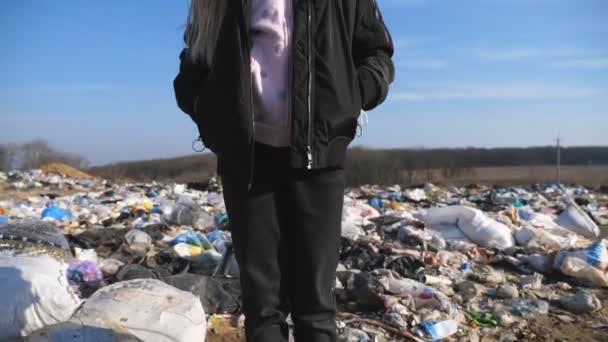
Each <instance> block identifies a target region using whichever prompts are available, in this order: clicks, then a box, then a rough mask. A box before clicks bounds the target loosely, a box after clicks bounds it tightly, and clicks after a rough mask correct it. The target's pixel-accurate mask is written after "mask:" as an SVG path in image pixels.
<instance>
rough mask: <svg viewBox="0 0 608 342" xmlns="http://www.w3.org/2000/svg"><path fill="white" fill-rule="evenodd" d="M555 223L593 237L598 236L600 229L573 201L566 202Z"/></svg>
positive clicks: (587, 236)
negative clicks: (564, 208) (566, 204)
mask: <svg viewBox="0 0 608 342" xmlns="http://www.w3.org/2000/svg"><path fill="white" fill-rule="evenodd" d="M555 223H557V224H559V225H560V226H562V227H564V228H566V229H569V230H571V231H573V232H575V233H577V234H580V235H582V236H584V237H586V238H590V239H595V238H598V237H599V236H600V229H599V228H598V226H597V225H596V224H595V222H593V220H592V219H591V217H589V215H587V213H586V212H584V211H583V209H581V207H579V206H578V205H577V204H576V203H574V202H570V203H568V206H567V207H566V210H564V212H563V213H562V214H561V215H559V217H558V218H557V220H555Z"/></svg>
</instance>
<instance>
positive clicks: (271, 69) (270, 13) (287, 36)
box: [249, 0, 295, 147]
mask: <svg viewBox="0 0 608 342" xmlns="http://www.w3.org/2000/svg"><path fill="white" fill-rule="evenodd" d="M292 1H295V0H252V2H251V27H250V28H249V30H250V34H251V39H252V47H251V74H252V75H251V76H252V77H253V95H254V101H253V102H254V114H255V138H256V141H258V142H261V143H264V144H268V145H272V146H276V147H280V146H288V145H289V133H290V132H289V107H290V89H289V63H290V62H289V60H290V50H291V49H290V44H291V32H292V28H293V9H292V6H293V3H292Z"/></svg>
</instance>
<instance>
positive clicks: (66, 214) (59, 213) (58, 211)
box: [42, 204, 73, 222]
mask: <svg viewBox="0 0 608 342" xmlns="http://www.w3.org/2000/svg"><path fill="white" fill-rule="evenodd" d="M72 217H73V216H72V213H71V212H70V211H69V210H66V209H62V208H59V207H58V206H56V205H54V204H52V205H50V206H48V207H46V208H44V210H43V211H42V218H43V219H53V220H55V221H57V222H63V221H67V220H71V219H72Z"/></svg>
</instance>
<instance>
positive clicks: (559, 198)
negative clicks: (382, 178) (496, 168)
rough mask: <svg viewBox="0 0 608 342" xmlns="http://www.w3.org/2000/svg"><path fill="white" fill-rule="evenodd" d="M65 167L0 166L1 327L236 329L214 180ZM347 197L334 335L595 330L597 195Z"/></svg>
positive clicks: (225, 223)
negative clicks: (123, 175) (145, 177)
mask: <svg viewBox="0 0 608 342" xmlns="http://www.w3.org/2000/svg"><path fill="white" fill-rule="evenodd" d="M72 176H74V174H73V175H72ZM77 177H78V178H70V177H68V176H66V175H62V174H59V171H57V168H51V169H47V170H46V171H42V170H31V171H13V172H8V173H0V302H2V303H3V304H2V305H0V340H10V339H17V338H25V340H26V341H65V340H71V341H85V340H86V341H150V340H154V341H205V340H207V341H244V332H243V322H244V320H243V316H242V307H241V301H240V296H241V291H240V285H239V279H238V266H237V264H236V261H235V258H234V255H233V252H232V240H231V234H230V222H229V220H228V217H227V216H226V210H225V207H224V203H223V197H222V191H221V187H220V186H219V182H217V181H216V180H215V179H212V180H211V182H210V183H209V184H208V187H207V189H206V190H195V189H190V188H188V187H187V186H186V185H182V184H164V183H156V182H150V183H129V182H112V181H108V180H102V179H98V178H93V177H88V176H87V175H86V174H85V173H78V174H77ZM344 196H345V200H344V209H343V217H342V219H343V221H342V246H341V250H340V264H339V266H338V270H337V279H336V285H335V294H336V301H337V304H338V315H337V326H338V329H339V336H340V337H339V338H340V341H346V342H350V341H353V342H365V341H369V342H371V341H410V340H414V341H437V340H449V341H480V340H483V341H494V340H502V341H515V340H531V341H545V340H554V339H556V338H559V339H562V340H591V341H593V340H598V341H601V340H603V339H604V340H605V336H606V334H608V273H607V271H608V240H606V238H607V237H608V234H607V233H608V227H607V226H606V224H608V194H606V193H602V192H601V191H596V190H592V189H586V188H582V187H577V186H564V185H562V184H548V185H535V186H527V187H511V188H508V187H488V186H482V185H470V186H467V187H443V186H438V185H433V184H426V185H424V186H420V187H410V188H402V187H400V186H398V185H394V186H390V187H381V186H375V185H368V186H361V187H357V188H349V189H347V190H346V191H345V194H344Z"/></svg>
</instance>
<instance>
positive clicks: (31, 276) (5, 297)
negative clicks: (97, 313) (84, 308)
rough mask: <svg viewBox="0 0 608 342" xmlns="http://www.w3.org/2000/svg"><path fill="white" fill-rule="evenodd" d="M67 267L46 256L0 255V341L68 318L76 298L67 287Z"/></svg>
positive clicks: (75, 305) (77, 300) (76, 304)
mask: <svg viewBox="0 0 608 342" xmlns="http://www.w3.org/2000/svg"><path fill="white" fill-rule="evenodd" d="M67 267H68V266H67V264H65V263H62V262H60V261H57V260H55V259H54V258H52V257H50V256H48V255H39V256H25V255H17V256H15V255H12V254H10V253H2V254H0V303H2V304H1V305H0V340H2V341H5V340H8V339H15V338H17V337H19V336H27V335H29V334H30V333H32V332H34V331H36V330H38V329H40V328H43V327H44V326H47V325H51V324H56V323H60V322H64V321H67V320H68V319H70V317H71V316H72V314H73V313H74V311H75V310H76V309H77V308H78V306H79V305H80V299H79V298H78V296H77V295H76V294H75V293H74V291H73V290H72V289H71V288H70V285H69V283H68V279H67V277H66V272H67Z"/></svg>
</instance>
